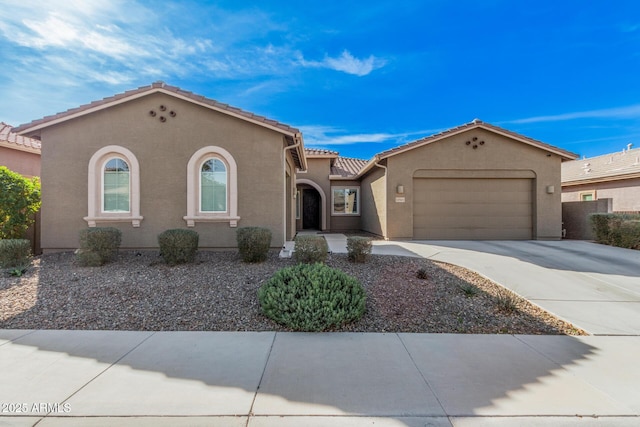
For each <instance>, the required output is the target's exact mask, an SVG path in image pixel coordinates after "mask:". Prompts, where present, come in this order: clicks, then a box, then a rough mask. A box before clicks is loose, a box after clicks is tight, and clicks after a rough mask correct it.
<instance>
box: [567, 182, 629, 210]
mask: <svg viewBox="0 0 640 427" xmlns="http://www.w3.org/2000/svg"><path fill="white" fill-rule="evenodd" d="M592 191H595V192H596V195H595V196H596V199H612V200H613V205H612V209H613V211H614V212H621V211H622V212H625V211H640V178H632V179H625V180H616V181H607V182H597V183H593V184H580V185H570V186H565V187H563V188H562V201H563V202H578V201H581V194H583V193H585V192H592Z"/></svg>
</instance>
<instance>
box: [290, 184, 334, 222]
mask: <svg viewBox="0 0 640 427" xmlns="http://www.w3.org/2000/svg"><path fill="white" fill-rule="evenodd" d="M296 184H297V190H298V192H297V197H299V198H300V199H299V200H298V210H299V212H298V213H299V217H298V219H297V221H296V223H297V228H298V230H326V229H327V218H326V212H327V198H326V196H325V194H324V191H323V190H322V187H320V186H319V185H318V184H316V183H315V182H313V181H311V180H308V179H298V180H297V181H296Z"/></svg>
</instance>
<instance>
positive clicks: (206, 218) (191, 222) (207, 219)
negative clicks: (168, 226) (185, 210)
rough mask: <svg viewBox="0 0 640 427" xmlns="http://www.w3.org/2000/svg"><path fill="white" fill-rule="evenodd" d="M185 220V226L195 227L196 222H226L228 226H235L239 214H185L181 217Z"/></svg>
mask: <svg viewBox="0 0 640 427" xmlns="http://www.w3.org/2000/svg"><path fill="white" fill-rule="evenodd" d="M183 219H184V220H185V221H187V227H195V226H196V222H228V223H229V227H237V226H238V221H239V220H240V217H239V216H228V215H227V216H185V217H183Z"/></svg>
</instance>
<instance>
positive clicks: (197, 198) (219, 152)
mask: <svg viewBox="0 0 640 427" xmlns="http://www.w3.org/2000/svg"><path fill="white" fill-rule="evenodd" d="M237 169H238V168H237V165H236V162H235V160H234V158H233V156H232V155H231V153H229V152H228V151H227V150H225V149H224V148H221V147H216V146H208V147H203V148H201V149H199V150H198V151H196V152H195V153H194V154H193V155H192V156H191V159H190V160H189V163H188V164H187V215H185V216H184V217H183V218H184V220H185V221H186V222H187V227H195V224H196V222H228V223H229V226H230V227H237V225H238V220H239V219H240V217H239V216H238V173H237Z"/></svg>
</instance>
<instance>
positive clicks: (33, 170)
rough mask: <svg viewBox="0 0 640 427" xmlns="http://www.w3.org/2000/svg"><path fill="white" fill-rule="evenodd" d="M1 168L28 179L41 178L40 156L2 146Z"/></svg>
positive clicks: (0, 148)
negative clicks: (3, 167) (4, 167)
mask: <svg viewBox="0 0 640 427" xmlns="http://www.w3.org/2000/svg"><path fill="white" fill-rule="evenodd" d="M0 166H6V167H8V168H9V169H10V170H12V171H13V172H16V173H19V174H20V175H23V176H26V177H33V176H40V154H38V153H29V152H27V151H22V150H14V149H12V148H8V147H2V146H0Z"/></svg>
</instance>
